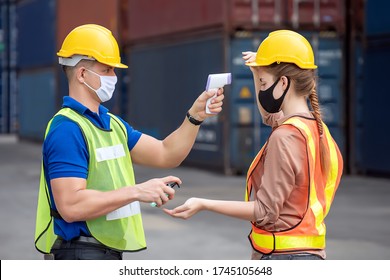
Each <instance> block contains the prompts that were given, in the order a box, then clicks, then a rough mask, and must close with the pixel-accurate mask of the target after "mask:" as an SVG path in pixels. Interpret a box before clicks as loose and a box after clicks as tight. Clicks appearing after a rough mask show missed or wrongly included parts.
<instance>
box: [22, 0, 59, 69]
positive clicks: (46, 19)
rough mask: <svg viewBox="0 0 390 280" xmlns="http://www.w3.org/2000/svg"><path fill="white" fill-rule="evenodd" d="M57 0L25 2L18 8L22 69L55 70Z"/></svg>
mask: <svg viewBox="0 0 390 280" xmlns="http://www.w3.org/2000/svg"><path fill="white" fill-rule="evenodd" d="M55 6H56V1H55V0H31V1H21V2H19V3H18V5H17V9H16V14H17V18H18V21H17V28H18V45H17V52H18V60H17V62H18V66H19V67H20V68H32V67H42V66H49V65H50V66H51V65H52V64H53V62H55V61H56V51H57V50H56V24H55V22H56V20H55V17H56V13H55Z"/></svg>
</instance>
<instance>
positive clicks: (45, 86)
mask: <svg viewBox="0 0 390 280" xmlns="http://www.w3.org/2000/svg"><path fill="white" fill-rule="evenodd" d="M120 3H121V1H119V0H117V1H105V0H86V1H76V0H28V1H27V0H25V1H23V0H22V1H18V2H17V5H16V15H17V29H18V43H17V53H18V59H17V61H18V94H19V135H20V137H22V138H28V139H33V140H42V139H43V136H44V131H45V128H46V125H47V123H48V121H49V120H50V118H51V117H52V116H53V115H54V114H55V113H56V111H57V110H58V109H59V108H60V106H61V104H62V97H63V96H64V95H67V94H68V84H67V80H66V78H65V75H64V74H63V73H62V69H61V66H60V65H59V64H58V58H57V56H56V53H57V51H58V50H59V49H60V48H61V44H62V42H63V40H64V39H65V37H66V35H67V34H68V33H69V32H70V31H71V30H72V29H73V28H75V27H77V26H78V25H81V24H87V23H96V24H101V25H103V26H105V27H107V28H109V29H110V30H111V31H112V32H113V34H114V36H116V37H117V38H118V36H119V35H120V34H119V31H118V26H119V25H118V19H119V18H120V16H119V11H120V7H119V5H120ZM118 88H120V87H118ZM114 96H115V97H116V98H120V96H121V95H120V94H116V95H114ZM118 104H121V102H119V101H117V100H116V99H114V100H112V101H110V102H108V103H107V104H105V105H106V106H107V107H109V108H110V109H111V110H112V111H114V112H116V113H118V112H119V108H117V106H119V105H118Z"/></svg>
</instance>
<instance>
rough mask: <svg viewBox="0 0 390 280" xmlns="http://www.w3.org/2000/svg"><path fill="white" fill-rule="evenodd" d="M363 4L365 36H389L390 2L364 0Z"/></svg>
mask: <svg viewBox="0 0 390 280" xmlns="http://www.w3.org/2000/svg"><path fill="white" fill-rule="evenodd" d="M364 4H365V7H364V34H365V36H368V37H378V36H390V17H389V11H390V2H389V1H381V0H370V1H365V2H364Z"/></svg>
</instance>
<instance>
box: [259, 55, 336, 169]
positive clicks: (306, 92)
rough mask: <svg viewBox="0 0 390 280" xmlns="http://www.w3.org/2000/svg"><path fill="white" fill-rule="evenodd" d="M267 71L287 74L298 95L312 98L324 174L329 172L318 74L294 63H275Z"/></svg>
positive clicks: (275, 74)
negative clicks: (318, 93) (319, 99)
mask: <svg viewBox="0 0 390 280" xmlns="http://www.w3.org/2000/svg"><path fill="white" fill-rule="evenodd" d="M264 68H265V71H267V72H268V73H270V74H271V75H273V76H274V77H276V78H278V77H282V76H286V77H288V78H289V79H290V82H291V81H294V83H293V85H294V90H295V92H296V93H297V94H298V95H302V96H306V97H308V98H309V100H310V105H311V107H312V109H313V115H314V118H315V119H316V122H317V127H318V132H319V134H320V157H321V158H320V160H321V167H322V171H323V172H324V174H328V171H329V168H330V159H329V154H328V153H327V149H326V144H325V137H323V134H324V127H323V123H322V117H321V110H320V105H319V102H318V95H317V89H316V87H317V76H316V72H315V70H314V69H301V68H299V67H298V66H296V65H295V64H292V63H279V64H278V63H273V64H271V65H270V66H266V67H264Z"/></svg>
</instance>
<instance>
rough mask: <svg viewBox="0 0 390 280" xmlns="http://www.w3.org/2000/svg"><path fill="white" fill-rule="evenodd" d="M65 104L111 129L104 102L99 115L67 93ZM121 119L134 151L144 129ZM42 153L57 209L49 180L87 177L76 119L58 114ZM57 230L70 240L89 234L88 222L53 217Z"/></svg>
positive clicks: (85, 155) (84, 146)
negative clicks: (137, 128) (134, 127)
mask: <svg viewBox="0 0 390 280" xmlns="http://www.w3.org/2000/svg"><path fill="white" fill-rule="evenodd" d="M62 107H64V108H66V107H67V108H71V109H73V110H75V111H76V112H78V113H79V114H81V115H83V116H85V117H86V118H87V119H88V120H90V121H91V122H92V123H93V124H94V125H96V126H98V127H100V128H103V129H110V116H109V115H108V114H107V112H108V109H107V108H105V107H104V106H103V105H100V106H99V114H97V113H94V112H92V111H91V110H89V109H88V108H87V107H85V106H84V105H82V104H81V103H79V102H78V101H76V100H75V99H73V98H71V97H69V96H65V97H64V100H63V105H62ZM118 118H119V117H118ZM119 119H120V120H121V121H122V122H123V124H124V125H125V127H126V129H127V135H128V143H127V144H128V148H129V150H130V151H131V150H132V149H133V147H134V146H135V145H136V143H137V142H138V140H139V138H140V137H141V132H139V131H137V130H135V129H133V128H132V127H131V126H130V125H129V124H128V123H127V122H125V121H124V120H122V119H121V118H119ZM42 152H43V167H44V172H45V177H46V182H47V185H48V188H49V193H50V199H51V203H52V206H53V208H54V209H55V210H57V208H56V206H55V203H54V199H53V195H52V191H51V185H50V180H52V179H56V178H64V177H77V178H83V179H87V177H88V162H89V154H88V148H87V144H86V142H85V140H84V137H83V134H82V132H81V129H80V127H79V126H78V125H77V124H76V123H75V122H74V121H72V120H70V119H68V118H67V117H64V116H56V117H55V118H54V119H53V121H52V123H51V126H50V129H49V132H48V134H47V136H46V138H45V141H44V143H43V151H42ZM54 232H55V234H57V235H58V236H61V237H62V238H63V239H65V240H70V239H73V238H75V237H78V236H80V235H84V236H90V233H89V231H88V229H87V225H86V223H85V222H74V223H67V222H65V221H64V220H62V219H57V218H55V219H54Z"/></svg>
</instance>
